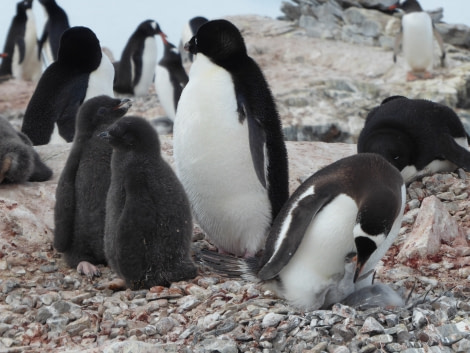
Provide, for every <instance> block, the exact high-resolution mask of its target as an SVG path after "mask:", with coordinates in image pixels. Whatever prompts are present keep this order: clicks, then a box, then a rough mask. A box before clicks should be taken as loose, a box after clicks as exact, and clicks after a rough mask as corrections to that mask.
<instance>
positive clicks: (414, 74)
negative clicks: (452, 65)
mask: <svg viewBox="0 0 470 353" xmlns="http://www.w3.org/2000/svg"><path fill="white" fill-rule="evenodd" d="M390 9H398V10H400V11H402V12H404V15H403V17H402V22H401V31H400V33H399V34H398V35H397V37H396V40H395V46H394V50H393V61H394V62H396V57H397V54H398V50H399V47H400V44H401V45H402V48H403V55H404V57H405V60H406V63H407V64H408V66H409V68H410V71H409V72H408V75H407V80H408V81H412V80H416V79H418V78H432V75H431V73H430V72H429V70H431V69H432V67H433V57H434V41H433V37H435V38H436V40H437V43H438V44H439V48H440V50H441V66H444V64H445V63H444V60H445V55H446V53H445V49H444V43H443V41H442V37H441V35H440V34H439V32H437V30H436V28H435V27H434V24H433V23H432V19H431V16H429V14H428V13H427V12H425V11H423V9H422V8H421V6H420V4H419V3H418V1H417V0H406V1H404V2H402V3H400V2H398V3H397V4H395V5H392V6H391V7H390Z"/></svg>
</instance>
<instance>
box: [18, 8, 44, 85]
mask: <svg viewBox="0 0 470 353" xmlns="http://www.w3.org/2000/svg"><path fill="white" fill-rule="evenodd" d="M26 15H27V17H28V19H27V21H26V29H25V57H24V61H23V65H22V73H21V74H22V79H23V80H28V81H37V80H39V77H40V76H41V71H42V70H41V61H40V60H39V58H38V45H37V34H36V23H35V20H34V14H33V11H32V10H30V9H29V10H26Z"/></svg>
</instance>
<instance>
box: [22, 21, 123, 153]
mask: <svg viewBox="0 0 470 353" xmlns="http://www.w3.org/2000/svg"><path fill="white" fill-rule="evenodd" d="M113 78H114V70H113V67H112V64H111V61H110V60H109V59H108V57H107V56H106V55H104V54H103V53H102V51H101V47H100V42H99V41H98V38H96V35H95V34H94V33H93V32H92V31H91V30H90V29H88V28H86V27H72V28H70V29H68V30H67V31H65V32H64V34H63V36H62V38H61V41H60V49H59V55H58V58H57V61H55V62H54V63H52V64H51V65H49V67H48V68H47V69H46V70H45V71H44V73H43V75H42V76H41V78H40V80H39V82H38V84H37V86H36V89H35V91H34V93H33V95H32V97H31V99H30V101H29V103H28V106H27V108H26V112H25V115H24V118H23V125H22V127H21V131H22V132H24V133H25V134H26V135H28V137H29V138H30V139H31V141H32V142H33V144H34V145H44V144H47V143H49V141H50V138H51V135H52V132H53V131H54V125H55V124H56V123H57V127H58V130H59V134H60V136H62V137H63V138H64V139H65V141H67V142H71V141H72V140H73V136H74V133H75V116H76V114H77V111H78V108H79V107H80V105H81V104H82V103H83V102H84V101H85V100H87V99H89V98H91V97H93V96H97V95H102V94H104V95H108V96H113V95H114V93H113Z"/></svg>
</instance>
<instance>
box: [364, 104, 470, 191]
mask: <svg viewBox="0 0 470 353" xmlns="http://www.w3.org/2000/svg"><path fill="white" fill-rule="evenodd" d="M468 141H469V140H468V135H467V133H466V131H465V128H464V126H463V124H462V122H461V121H460V119H459V117H458V116H457V114H456V113H455V112H454V111H453V110H452V109H451V108H449V107H447V106H445V105H442V104H439V103H435V102H432V101H428V100H424V99H408V98H406V97H402V96H391V97H388V98H386V99H385V100H384V101H383V102H382V103H381V105H379V106H378V107H375V108H374V109H372V110H371V111H370V112H369V114H368V115H367V118H366V122H365V124H364V128H363V129H362V131H361V133H360V134H359V139H358V142H357V151H358V153H364V152H368V153H378V154H380V155H382V156H383V157H384V158H385V159H386V160H387V161H389V162H390V163H391V164H392V165H394V166H395V167H396V168H397V169H398V170H399V171H400V172H401V174H402V176H403V179H404V180H405V182H406V183H407V184H409V183H411V182H412V181H414V180H416V179H419V178H421V177H423V176H425V175H429V174H433V173H437V172H452V171H454V170H455V169H457V168H463V169H465V170H466V171H470V151H469V150H468Z"/></svg>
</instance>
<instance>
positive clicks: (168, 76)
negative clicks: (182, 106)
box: [155, 37, 188, 121]
mask: <svg viewBox="0 0 470 353" xmlns="http://www.w3.org/2000/svg"><path fill="white" fill-rule="evenodd" d="M162 39H163V45H164V53H163V57H162V58H161V59H160V61H159V62H158V65H157V68H156V72H155V74H156V78H155V90H156V92H157V95H158V98H159V100H160V103H161V104H162V106H163V109H164V110H165V112H166V114H167V116H168V118H169V119H170V120H171V121H175V115H176V107H177V106H178V101H179V99H180V96H181V92H182V91H183V88H184V86H186V84H187V83H188V75H187V73H186V71H185V69H184V67H183V62H182V60H181V55H180V53H179V52H178V49H177V48H176V47H175V46H174V45H173V44H172V43H170V42H168V41H167V40H166V39H165V38H164V37H162Z"/></svg>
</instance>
